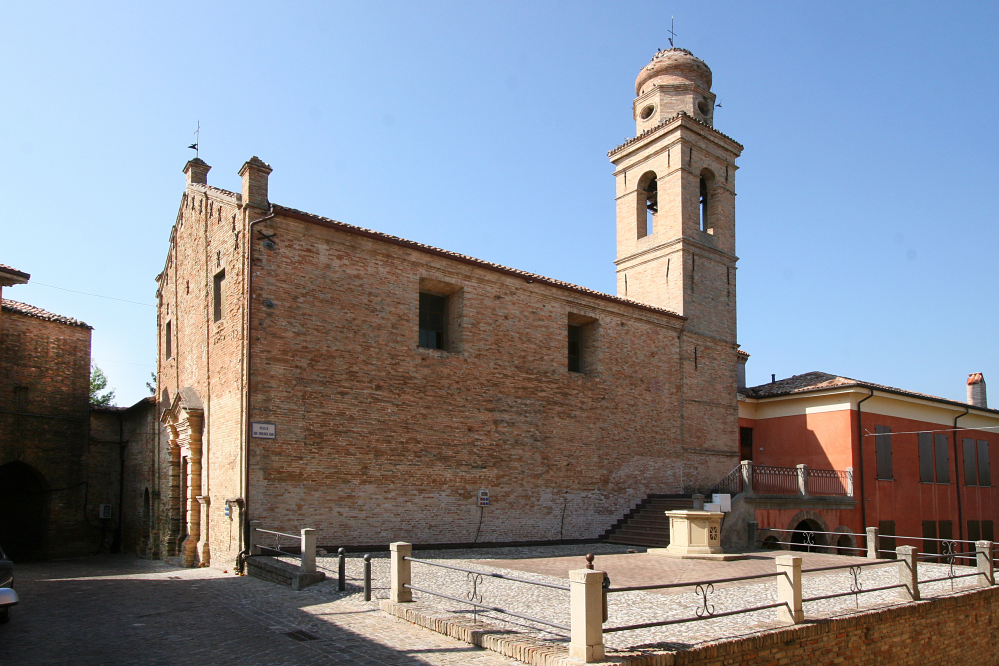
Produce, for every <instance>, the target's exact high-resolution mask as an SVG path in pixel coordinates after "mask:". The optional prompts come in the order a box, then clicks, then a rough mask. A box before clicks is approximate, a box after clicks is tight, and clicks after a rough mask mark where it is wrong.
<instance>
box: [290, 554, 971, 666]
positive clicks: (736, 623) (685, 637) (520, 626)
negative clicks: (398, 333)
mask: <svg viewBox="0 0 999 666" xmlns="http://www.w3.org/2000/svg"><path fill="white" fill-rule="evenodd" d="M623 550H624V548H623V547H613V546H609V545H603V544H601V545H599V546H598V545H589V546H587V545H582V546H558V547H549V546H542V547H534V548H516V549H475V550H446V551H445V550H442V551H417V552H414V553H413V556H414V557H415V558H417V559H423V560H428V561H433V562H440V563H445V564H450V565H454V566H461V567H466V568H469V569H475V570H479V571H483V572H498V573H504V574H507V575H513V576H517V577H520V578H525V579H529V580H535V581H539V582H548V583H555V584H562V585H565V584H567V580H566V578H567V576H566V572H568V571H569V570H570V569H577V568H582V567H584V566H585V564H586V560H585V559H584V558H583V555H584V554H585V553H586V552H594V553H596V554H597V557H596V559H595V562H594V565H595V568H597V569H602V570H606V571H608V572H609V573H610V576H611V579H612V582H613V586H614V587H621V586H631V585H642V584H645V585H650V584H666V583H692V582H696V581H703V580H712V579H719V578H731V577H737V576H749V575H755V574H763V573H773V572H775V571H776V565H775V563H774V557H776V556H777V555H781V554H789V553H788V552H787V551H759V552H754V553H751V555H750V558H749V559H746V560H738V561H733V562H712V561H704V560H677V559H671V558H665V557H662V556H656V555H648V554H646V553H644V552H642V553H631V554H625V553H624V552H623ZM793 554H794V555H799V556H801V557H802V560H803V562H802V564H803V567H802V568H803V569H804V570H805V573H804V574H803V578H802V587H803V596H804V597H805V598H806V599H808V598H809V597H821V596H825V595H830V594H841V593H845V596H841V597H836V598H832V599H821V600H815V601H808V602H806V603H805V604H804V610H805V615H806V618H810V619H818V618H828V617H836V616H842V615H847V614H851V613H855V612H857V611H858V610H869V609H873V608H878V607H885V606H889V605H895V604H899V603H903V602H902V601H901V600H900V599H899V597H898V590H896V589H888V590H881V591H875V592H863V593H860V594H856V595H854V594H850V592H851V591H853V590H858V589H859V590H860V591H863V590H873V589H874V588H881V587H888V586H893V585H897V584H898V582H899V575H898V566H899V565H898V563H897V562H894V561H889V560H881V561H879V562H878V564H877V565H875V566H869V565H871V564H872V561H871V560H867V559H864V558H856V557H846V556H840V555H826V554H822V553H805V552H795V553H793ZM387 557H388V554H387V553H377V554H374V560H373V562H372V565H373V567H372V580H373V586H374V591H373V592H374V597H375V598H376V599H378V598H387V597H388V581H389V562H388V560H387ZM289 561H291V560H290V559H289ZM319 564H320V566H322V567H325V568H326V569H327V570H328V572H329V574H330V575H331V576H333V578H335V575H336V574H335V571H336V559H335V558H331V557H328V558H320V559H319ZM858 564H862V565H864V566H863V567H861V568H860V569H858V570H857V577H856V578H854V576H853V575H852V573H851V572H850V570H849V569H841V570H837V571H824V572H815V573H811V574H810V573H807V570H808V569H816V568H821V567H828V566H841V565H858ZM361 566H362V565H361V559H360V556H359V555H354V554H351V556H349V557H348V558H347V561H346V577H347V588H348V589H347V591H346V592H342V593H341V592H337V591H336V583H335V582H334V581H333V580H327V581H326V582H324V583H321V584H319V585H315V586H313V587H310V588H308V589H307V590H305V591H304V592H303V594H305V595H312V596H317V597H320V598H337V597H340V596H343V595H350V594H355V595H356V593H357V591H358V590H359V589H360V588H359V587H358V585H359V584H360V580H361V571H362V569H361ZM919 572H920V575H919V578H920V580H921V581H926V580H928V579H931V578H941V577H944V576H947V575H948V573H949V570H948V567H947V566H946V565H939V564H928V563H925V562H921V563H920V565H919ZM972 572H973V569H972V568H970V567H957V566H956V567H955V572H954V573H955V574H958V575H963V574H968V573H972ZM412 577H413V585H415V586H417V587H422V588H425V589H428V590H433V591H437V592H442V593H445V594H448V595H450V596H453V597H457V598H459V599H466V598H468V596H467V595H468V594H469V593H473V592H474V593H476V594H481V595H482V596H481V603H483V604H485V605H489V606H495V607H500V608H504V609H507V610H511V611H514V612H517V613H521V614H524V615H529V616H532V617H536V618H539V619H542V620H547V621H548V622H554V623H557V624H562V625H568V624H569V603H568V597H569V593H568V592H567V591H564V590H558V589H552V588H548V587H540V586H534V585H528V584H524V583H518V582H513V581H506V580H502V579H497V578H492V577H489V576H483V577H482V579H481V580H477V581H476V582H475V586H474V588H473V585H472V582H471V580H470V579H469V577H468V574H466V573H464V572H461V571H455V570H452V569H444V568H440V567H435V566H431V565H428V564H421V563H413V565H412ZM975 580H976V579H975V578H957V579H955V580H953V581H949V580H948V581H939V582H934V583H929V582H927V583H924V584H922V585H920V590H921V593H922V597H923V599H929V598H933V597H935V596H944V595H947V594H951V593H952V592H953V591H957V592H960V591H963V590H968V589H970V588H971V587H972V586H973V585H974V584H975ZM952 583H953V586H954V587H953V591H952V589H951V584H952ZM776 587H777V585H776V579H775V578H769V579H762V580H755V581H743V582H737V583H726V584H719V585H716V586H714V587H713V588H707V587H704V588H702V590H703V591H704V592H705V593H704V594H698V593H697V591H696V590H695V589H694V588H693V587H692V586H686V587H681V588H674V589H670V590H657V591H635V592H621V593H613V594H611V595H610V597H609V603H608V607H609V619H608V622H607V623H606V624H605V629H607V628H611V627H617V626H623V625H631V624H639V623H644V622H657V621H663V620H684V619H688V618H696V617H698V616H704V615H711V614H721V613H724V612H727V611H735V610H742V609H746V608H752V607H755V606H764V605H768V604H773V603H776V594H777V592H776ZM664 595H668V596H666V597H665V598H664ZM414 600H416V601H418V602H419V603H420V604H421V605H424V606H426V607H428V608H429V609H437V610H446V611H449V612H452V613H458V614H462V615H466V616H468V615H470V614H471V613H472V609H471V607H470V606H469V605H467V604H462V603H459V602H455V601H452V600H448V599H445V598H441V597H435V596H430V595H427V594H423V593H418V592H416V593H414ZM477 616H478V617H479V618H480V619H482V620H484V621H486V622H488V623H489V624H490V625H492V626H494V627H499V628H502V629H508V630H516V631H522V632H526V633H530V634H533V635H535V636H540V637H543V638H545V639H547V640H551V641H555V642H563V643H564V642H566V641H567V638H568V637H567V635H566V632H562V631H560V630H556V629H552V628H550V627H545V626H543V625H540V624H536V623H532V622H529V621H524V620H520V619H516V618H511V617H510V616H506V615H502V614H499V613H495V612H489V611H480V612H478V614H477ZM778 626H781V625H780V624H779V623H778V621H777V612H776V610H773V609H770V610H761V611H754V612H750V613H739V614H735V615H730V616H726V617H716V618H711V619H706V620H698V621H692V622H682V623H678V624H673V625H669V626H665V627H655V628H646V629H641V630H634V631H624V632H608V633H606V634H605V636H604V639H605V644H606V645H607V646H608V649H609V653H610V654H613V652H614V650H625V649H627V648H631V647H655V648H665V649H683V648H686V647H691V646H694V645H697V644H700V643H703V642H708V641H715V640H718V639H720V638H726V637H735V636H742V635H746V634H751V633H754V632H758V631H762V630H765V629H770V628H774V627H778Z"/></svg>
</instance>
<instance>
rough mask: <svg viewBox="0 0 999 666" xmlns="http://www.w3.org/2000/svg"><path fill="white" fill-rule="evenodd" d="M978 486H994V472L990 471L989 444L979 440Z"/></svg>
mask: <svg viewBox="0 0 999 666" xmlns="http://www.w3.org/2000/svg"><path fill="white" fill-rule="evenodd" d="M978 485H980V486H991V485H992V471H991V470H990V469H989V443H988V442H986V441H985V440H984V439H980V440H978Z"/></svg>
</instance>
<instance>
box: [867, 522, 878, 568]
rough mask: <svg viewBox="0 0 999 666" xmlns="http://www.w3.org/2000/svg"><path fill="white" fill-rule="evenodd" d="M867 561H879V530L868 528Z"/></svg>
mask: <svg viewBox="0 0 999 666" xmlns="http://www.w3.org/2000/svg"><path fill="white" fill-rule="evenodd" d="M867 559H869V560H876V559H878V528H876V527H868V528H867Z"/></svg>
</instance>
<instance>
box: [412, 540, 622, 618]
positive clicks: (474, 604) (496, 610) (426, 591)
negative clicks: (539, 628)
mask: <svg viewBox="0 0 999 666" xmlns="http://www.w3.org/2000/svg"><path fill="white" fill-rule="evenodd" d="M406 559H407V560H408V559H410V558H408V557H407V558H406ZM414 561H416V560H414ZM449 568H450V567H449ZM403 587H406V588H408V589H410V590H415V591H417V592H423V593H424V594H432V595H433V596H435V597H443V598H445V599H450V600H451V601H457V602H459V603H462V604H468V605H469V606H475V607H476V608H482V609H483V610H490V611H495V612H497V613H503V614H504V615H512V616H513V617H519V618H520V619H521V620H527V621H529V622H537V623H538V624H544V625H547V626H549V627H555V628H556V629H561V630H562V631H572V628H571V627H567V626H565V625H564V624H556V623H555V622H549V621H548V620H542V619H540V618H536V617H531V616H530V615H521V614H520V613H514V612H513V611H508V610H506V609H504V608H498V607H496V606H486V605H484V604H479V603H476V602H474V601H469V600H468V599H460V598H458V597H452V596H451V595H450V594H444V593H443V592H433V591H431V590H424V589H423V588H422V587H416V586H415V585H410V584H408V583H407V584H405V585H404V586H403ZM566 589H568V588H566ZM604 631H607V630H606V629H604Z"/></svg>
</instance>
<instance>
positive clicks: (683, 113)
mask: <svg viewBox="0 0 999 666" xmlns="http://www.w3.org/2000/svg"><path fill="white" fill-rule="evenodd" d="M680 118H686V119H687V120H689V121H691V122H694V123H697V124H698V125H702V126H703V127H704V128H705V129H708V130H711V131H712V132H714V133H715V134H717V135H718V136H722V137H725V138H726V139H728V140H729V141H731V142H732V143H734V144H736V145H737V146H739V147H740V148H742V147H743V146H742V144H741V143H739V142H738V141H736V140H735V139H733V138H732V137H730V136H729V135H727V134H722V133H721V132H719V131H718V130H716V129H715V128H714V127H711V126H710V125H708V124H706V123H703V122H701V121H700V120H698V119H697V118H694V117H693V116H691V115H689V114H688V113H687V112H686V111H677V113H676V115H674V116H670V117H669V118H663V119H662V120H661V121H659V124H658V125H656V126H655V127H650V128H649V129H647V130H645V131H644V132H642V133H641V134H639V135H638V136H635V137H632V138H630V139H628V140H627V141H625V142H624V143H622V144H621V145H620V146H618V147H617V148H613V149H611V150H609V151H607V157H613V156H614V155H616V154H617V153H619V152H621V151H622V150H623V149H625V148H627V147H628V146H630V145H633V144H635V143H637V142H639V141H641V140H642V139H644V138H645V137H647V136H649V135H651V134H654V133H656V132H658V131H659V130H661V129H663V128H664V127H666V126H667V125H669V124H671V123H673V122H674V121H676V120H679V119H680Z"/></svg>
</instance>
